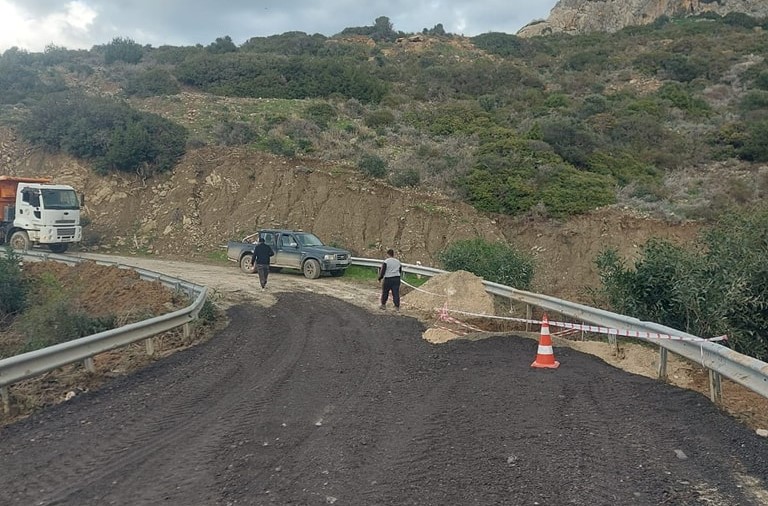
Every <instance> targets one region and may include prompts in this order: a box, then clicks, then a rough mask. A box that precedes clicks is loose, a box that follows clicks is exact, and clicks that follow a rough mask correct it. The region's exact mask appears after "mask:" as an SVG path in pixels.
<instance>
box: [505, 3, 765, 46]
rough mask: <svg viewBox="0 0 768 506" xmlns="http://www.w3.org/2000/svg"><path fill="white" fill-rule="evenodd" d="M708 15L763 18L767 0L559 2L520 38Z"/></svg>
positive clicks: (611, 30)
mask: <svg viewBox="0 0 768 506" xmlns="http://www.w3.org/2000/svg"><path fill="white" fill-rule="evenodd" d="M705 12H712V13H715V14H718V15H720V16H725V15H726V14H729V13H732V12H740V13H743V14H747V15H749V16H752V17H755V18H763V17H768V0H560V1H559V2H557V4H556V5H555V6H554V7H553V8H552V10H551V11H550V13H549V18H547V19H546V20H539V21H534V22H532V23H529V24H528V25H526V26H524V27H523V28H521V29H520V31H519V32H518V33H517V35H518V36H520V37H533V36H536V35H547V34H551V33H561V32H562V33H569V34H581V33H589V32H616V31H618V30H621V29H622V28H624V27H626V26H637V25H646V24H649V23H653V22H654V21H655V20H656V19H658V18H660V17H662V16H669V17H676V16H686V15H693V14H702V13H705Z"/></svg>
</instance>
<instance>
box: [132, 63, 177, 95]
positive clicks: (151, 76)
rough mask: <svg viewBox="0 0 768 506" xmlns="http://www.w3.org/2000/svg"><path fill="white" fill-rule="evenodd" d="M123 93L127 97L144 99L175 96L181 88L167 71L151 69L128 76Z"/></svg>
mask: <svg viewBox="0 0 768 506" xmlns="http://www.w3.org/2000/svg"><path fill="white" fill-rule="evenodd" d="M123 91H124V92H125V93H126V94H127V95H132V96H136V97H142V98H145V97H154V96H162V95H176V94H178V93H179V92H180V91H181V87H180V86H179V83H177V82H176V79H174V77H173V76H172V75H171V73H170V72H168V71H167V70H165V69H161V68H151V69H148V70H145V71H143V72H138V73H136V74H133V75H132V76H130V77H129V78H128V80H127V81H126V83H125V85H124V86H123Z"/></svg>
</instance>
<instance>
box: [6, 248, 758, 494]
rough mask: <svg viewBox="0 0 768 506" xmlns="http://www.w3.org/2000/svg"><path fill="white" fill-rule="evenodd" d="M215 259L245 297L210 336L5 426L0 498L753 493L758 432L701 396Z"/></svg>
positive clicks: (325, 285) (578, 357)
mask: <svg viewBox="0 0 768 506" xmlns="http://www.w3.org/2000/svg"><path fill="white" fill-rule="evenodd" d="M142 267H145V268H154V270H157V271H159V272H164V273H166V274H170V275H179V273H174V272H172V271H173V269H176V268H178V269H186V270H187V271H190V267H191V268H192V269H196V270H193V271H190V272H194V273H196V274H191V273H190V274H189V275H185V276H181V275H179V277H184V278H186V279H189V280H190V281H193V282H198V283H203V284H209V286H214V288H215V289H221V290H223V289H224V288H225V287H224V286H223V285H226V284H227V281H226V279H225V278H226V276H225V274H224V273H223V271H222V272H218V273H216V272H213V271H212V272H211V273H210V275H212V276H215V277H216V279H215V280H214V279H209V280H208V281H210V282H208V281H204V280H203V279H202V275H200V274H199V273H200V272H201V271H203V270H205V269H213V270H214V271H215V269H216V268H213V267H199V268H196V267H195V266H194V265H191V264H181V263H174V264H168V265H166V266H165V267H162V265H161V263H158V264H155V265H154V266H148V265H142ZM218 269H222V270H227V269H226V268H225V267H220V268H218ZM229 270H231V271H232V272H231V274H232V276H233V279H235V278H234V277H237V279H239V280H243V279H245V281H244V282H243V287H242V288H237V287H230V291H237V290H243V293H242V294H241V295H242V299H243V301H241V302H240V303H237V304H235V305H232V306H231V307H230V308H229V309H228V316H229V319H230V324H229V326H228V327H227V328H225V329H224V330H222V331H220V332H219V333H218V334H217V335H216V336H214V337H213V338H212V339H211V340H210V341H208V342H206V343H204V344H202V345H200V346H197V347H194V348H191V349H187V350H185V351H182V352H179V353H176V354H174V355H172V356H170V357H167V358H164V359H162V360H159V361H157V362H154V363H153V364H151V365H150V366H148V367H146V368H144V369H142V370H140V371H138V372H137V373H135V374H133V375H130V376H126V377H122V378H116V379H114V380H113V381H112V382H110V383H109V384H108V385H107V386H106V387H104V388H103V389H101V390H100V391H96V392H87V393H85V394H83V395H80V396H77V397H75V398H74V399H72V400H71V401H68V402H66V403H63V404H60V405H58V406H55V407H52V408H50V409H47V410H45V411H43V412H42V413H39V414H37V415H34V416H32V417H30V418H27V419H25V420H23V421H21V422H18V423H16V424H14V425H11V426H8V427H6V428H4V429H2V432H0V504H2V505H33V504H34V505H53V504H56V505H105V504H118V505H157V504H174V505H177V504H178V505H236V504H237V505H239V504H245V505H262V504H291V505H305V504H306V505H314V504H336V505H409V504H413V505H417V504H418V505H464V504H477V505H496V504H504V505H536V504H539V505H561V504H562V505H630V504H636V505H646V504H647V505H657V504H665V505H709V506H711V505H734V506H735V505H761V504H768V500H767V499H766V498H768V495H766V493H765V490H766V488H768V483H767V481H768V440H766V439H765V438H760V437H759V436H757V435H756V434H755V433H754V432H753V431H751V430H749V429H748V428H746V427H745V426H743V425H741V424H739V423H738V422H737V421H735V420H734V419H732V418H730V417H729V416H728V415H726V414H724V413H723V412H721V411H719V410H718V409H717V408H716V407H715V406H713V405H712V404H711V403H710V402H709V401H708V400H707V399H706V398H705V397H703V396H702V395H700V394H698V393H695V392H691V391H687V390H682V389H679V388H676V387H673V386H670V385H666V384H663V383H660V382H658V381H654V380H651V379H648V378H645V377H641V376H636V375H631V374H628V373H625V372H623V371H621V370H619V369H616V368H613V367H611V366H608V365H607V364H605V363H604V362H603V361H601V360H600V359H598V358H596V357H593V356H591V355H586V354H582V353H579V352H577V351H575V350H572V349H568V348H558V349H557V350H556V353H557V359H558V360H559V361H560V362H561V363H562V365H561V367H560V368H559V369H557V370H540V369H533V368H531V367H530V365H531V362H532V361H533V359H534V358H535V355H536V342H535V341H533V340H530V339H525V338H521V337H517V336H514V335H504V336H494V337H491V338H488V339H483V340H475V341H467V340H461V341H452V342H449V343H447V344H441V345H433V344H430V343H428V342H426V341H425V340H423V339H422V338H421V333H422V332H423V330H424V328H423V324H422V323H421V322H419V321H418V320H416V319H414V318H410V317H408V316H407V315H395V314H393V313H391V312H382V311H379V310H378V309H375V296H374V301H368V300H367V298H368V297H369V294H366V293H365V292H364V291H363V292H360V291H359V290H358V292H359V293H358V295H357V298H355V297H354V294H353V293H352V291H353V290H354V289H351V288H343V286H342V285H343V281H342V280H337V279H326V278H322V279H320V280H315V281H312V282H308V281H306V280H304V279H303V278H301V277H300V276H293V278H291V275H289V274H282V275H277V276H274V277H271V278H270V285H271V287H273V289H272V290H271V291H268V292H267V293H266V294H262V293H261V292H258V293H257V292H256V291H255V290H253V295H250V296H249V295H248V290H252V289H253V287H255V286H257V285H258V283H257V282H256V281H255V280H253V279H251V278H249V277H248V276H245V275H242V274H240V273H239V272H237V270H236V268H235V267H234V265H233V266H232V267H231V269H229ZM217 283H218V284H219V285H222V286H221V287H220V288H216V286H215V285H216V284H217ZM234 284H235V285H236V283H234ZM307 284H309V285H310V286H311V287H312V291H311V292H310V291H307V290H306V289H304V290H288V288H289V287H290V286H293V285H295V286H300V285H303V286H306V285H307ZM249 285H250V288H249ZM334 291H335V292H337V293H336V294H335V295H334V296H331V295H329V293H331V292H334ZM344 294H346V295H344ZM249 297H250V298H251V302H247V299H248V298H249ZM344 299H354V300H344ZM366 306H370V308H368V307H366Z"/></svg>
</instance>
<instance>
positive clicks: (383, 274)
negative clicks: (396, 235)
mask: <svg viewBox="0 0 768 506" xmlns="http://www.w3.org/2000/svg"><path fill="white" fill-rule="evenodd" d="M402 275H403V264H401V263H400V260H398V259H397V258H395V251H394V250H393V249H388V250H387V258H386V259H385V260H384V261H383V262H382V263H381V266H380V267H379V283H381V306H379V308H380V309H386V307H387V299H388V298H389V292H392V303H393V304H394V305H395V311H400V277H401V276H402ZM382 281H383V282H382Z"/></svg>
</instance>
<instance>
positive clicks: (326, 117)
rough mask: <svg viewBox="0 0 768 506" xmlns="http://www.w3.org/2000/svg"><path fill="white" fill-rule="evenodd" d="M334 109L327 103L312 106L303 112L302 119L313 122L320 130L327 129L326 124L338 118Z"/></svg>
mask: <svg viewBox="0 0 768 506" xmlns="http://www.w3.org/2000/svg"><path fill="white" fill-rule="evenodd" d="M338 115H339V113H338V112H337V111H336V108H335V107H334V106H333V105H331V104H329V103H327V102H321V103H319V104H312V105H310V106H308V107H307V108H306V109H305V110H304V117H305V118H306V119H308V120H310V121H313V122H314V123H315V124H316V125H317V126H318V127H320V128H321V129H322V130H325V129H327V128H328V124H329V123H330V122H331V121H333V120H334V119H336V118H337V117H338Z"/></svg>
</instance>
